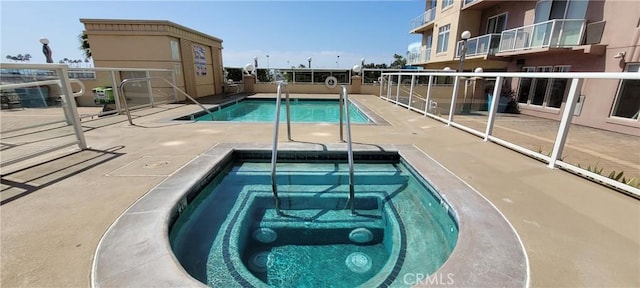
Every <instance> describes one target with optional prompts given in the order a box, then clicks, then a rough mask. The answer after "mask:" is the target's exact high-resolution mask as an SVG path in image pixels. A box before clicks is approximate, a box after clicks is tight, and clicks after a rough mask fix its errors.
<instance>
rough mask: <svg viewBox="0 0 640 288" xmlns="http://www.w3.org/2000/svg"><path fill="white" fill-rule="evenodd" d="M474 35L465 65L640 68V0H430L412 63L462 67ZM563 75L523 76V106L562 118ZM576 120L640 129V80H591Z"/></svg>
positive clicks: (517, 84) (518, 88)
mask: <svg viewBox="0 0 640 288" xmlns="http://www.w3.org/2000/svg"><path fill="white" fill-rule="evenodd" d="M464 31H469V32H471V37H470V38H469V39H468V40H467V42H466V43H467V46H466V47H467V48H468V49H467V51H466V53H465V55H466V57H465V58H466V59H465V61H464V65H463V66H464V67H463V70H464V71H472V70H474V69H475V68H476V67H482V68H483V69H484V71H495V72H500V71H505V72H637V71H638V69H640V1H618V0H563V1H559V0H540V1H496V0H426V1H425V11H424V12H422V13H421V14H419V16H418V17H416V18H414V19H413V21H411V26H410V30H409V33H414V34H419V35H421V36H422V40H421V42H419V44H418V43H414V44H412V45H410V51H409V54H408V57H407V58H408V64H410V65H414V66H422V67H425V68H428V69H443V68H444V67H450V68H451V69H454V70H456V69H458V67H459V63H460V61H459V60H460V57H459V56H460V54H461V49H460V48H461V40H462V39H461V34H462V32H464ZM568 86H569V85H568V84H567V81H566V80H562V79H527V78H523V79H515V81H512V85H511V89H513V91H514V92H515V93H516V97H517V99H518V102H519V107H520V110H521V111H522V113H525V114H529V115H535V116H539V117H544V118H550V119H558V120H559V119H560V116H561V111H562V108H563V107H564V105H565V101H566V97H567V94H568V90H569V87H568ZM578 107H579V109H577V110H576V111H575V113H574V114H575V116H574V119H573V123H576V124H580V125H586V126H591V127H596V128H601V129H606V130H611V131H616V132H621V133H627V134H634V135H638V134H640V122H639V121H638V120H639V119H638V118H639V117H638V112H639V111H640V81H637V80H623V81H615V80H600V79H591V80H587V81H585V83H584V84H583V87H582V91H581V96H580V100H579V103H578Z"/></svg>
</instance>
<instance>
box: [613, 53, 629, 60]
mask: <svg viewBox="0 0 640 288" xmlns="http://www.w3.org/2000/svg"><path fill="white" fill-rule="evenodd" d="M626 55H627V52H618V53H617V54H616V55H614V56H613V58H614V59H624V56H626Z"/></svg>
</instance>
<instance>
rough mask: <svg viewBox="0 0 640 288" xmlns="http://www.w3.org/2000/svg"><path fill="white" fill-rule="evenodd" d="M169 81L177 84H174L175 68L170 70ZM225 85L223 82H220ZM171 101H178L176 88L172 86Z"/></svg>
mask: <svg viewBox="0 0 640 288" xmlns="http://www.w3.org/2000/svg"><path fill="white" fill-rule="evenodd" d="M171 83H173V85H175V86H178V84H176V71H175V70H171ZM222 85H225V84H222ZM173 101H175V103H177V102H178V91H176V88H173Z"/></svg>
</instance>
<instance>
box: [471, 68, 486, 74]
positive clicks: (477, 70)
mask: <svg viewBox="0 0 640 288" xmlns="http://www.w3.org/2000/svg"><path fill="white" fill-rule="evenodd" d="M473 72H474V73H482V72H484V70H483V69H482V67H478V68H476V69H475V70H473Z"/></svg>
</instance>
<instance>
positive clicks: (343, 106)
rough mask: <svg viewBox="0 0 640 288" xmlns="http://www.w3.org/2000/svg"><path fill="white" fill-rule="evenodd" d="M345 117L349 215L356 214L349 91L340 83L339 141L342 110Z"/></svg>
mask: <svg viewBox="0 0 640 288" xmlns="http://www.w3.org/2000/svg"><path fill="white" fill-rule="evenodd" d="M343 110H344V115H345V116H346V118H347V121H346V124H347V159H348V161H349V208H350V209H351V215H356V197H355V191H354V183H353V150H352V149H351V119H350V118H349V93H347V86H345V85H342V93H340V141H344V140H342V139H343V137H342V113H343V112H342V111H343Z"/></svg>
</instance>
